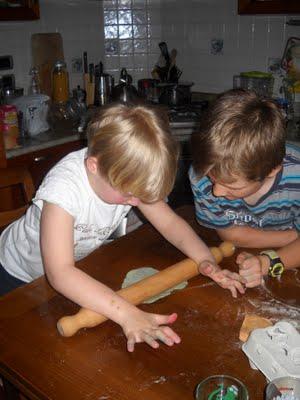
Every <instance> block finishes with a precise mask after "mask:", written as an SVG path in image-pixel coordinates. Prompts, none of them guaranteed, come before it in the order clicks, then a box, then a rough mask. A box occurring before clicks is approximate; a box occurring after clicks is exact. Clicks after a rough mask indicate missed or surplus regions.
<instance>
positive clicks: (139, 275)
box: [122, 267, 188, 304]
mask: <svg viewBox="0 0 300 400" xmlns="http://www.w3.org/2000/svg"><path fill="white" fill-rule="evenodd" d="M157 272H159V270H158V269H155V268H152V267H142V268H137V269H132V270H130V271H129V272H127V275H126V276H125V279H124V281H123V283H122V289H124V288H126V287H128V286H130V285H133V284H134V283H136V282H139V281H141V280H142V279H144V278H147V277H148V276H151V275H154V274H156V273H157ZM187 284H188V282H187V281H184V282H181V283H179V284H178V285H176V286H174V287H173V288H171V289H168V290H165V291H164V292H162V293H159V294H157V295H156V296H153V297H151V298H150V299H148V300H145V301H143V303H144V304H150V303H154V302H155V301H157V300H159V299H162V298H163V297H166V296H169V295H170V294H171V293H172V292H173V291H174V290H180V289H184V288H185V287H186V286H187Z"/></svg>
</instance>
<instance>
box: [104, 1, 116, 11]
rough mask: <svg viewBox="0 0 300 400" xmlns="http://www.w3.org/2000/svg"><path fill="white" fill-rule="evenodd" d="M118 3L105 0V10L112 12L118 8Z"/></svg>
mask: <svg viewBox="0 0 300 400" xmlns="http://www.w3.org/2000/svg"><path fill="white" fill-rule="evenodd" d="M117 4H118V1H117V0H104V1H103V8H104V10H110V9H112V8H117Z"/></svg>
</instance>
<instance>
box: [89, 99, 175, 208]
mask: <svg viewBox="0 0 300 400" xmlns="http://www.w3.org/2000/svg"><path fill="white" fill-rule="evenodd" d="M88 155H89V156H94V157H96V158H97V160H98V168H99V171H100V173H101V175H102V176H103V177H104V178H105V179H107V181H108V182H109V184H110V185H111V186H112V187H113V188H115V189H117V190H119V191H120V192H122V193H131V194H132V195H133V196H135V197H137V198H139V199H140V200H142V201H143V202H146V203H152V202H155V201H158V200H162V199H164V198H165V197H166V196H167V195H168V194H169V193H170V192H171V190H172V188H173V185H174V182H175V177H176V171H177V163H178V156H179V147H178V143H177V142H176V141H175V139H174V138H173V137H172V135H171V132H170V127H169V121H168V117H167V115H166V114H165V113H163V112H162V110H159V109H158V108H150V107H148V106H143V105H135V106H127V105H124V104H116V105H111V106H109V107H107V108H104V109H103V110H101V111H100V113H99V114H98V115H97V116H96V117H95V118H94V119H93V121H91V123H90V124H89V127H88Z"/></svg>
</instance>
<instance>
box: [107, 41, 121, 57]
mask: <svg viewBox="0 0 300 400" xmlns="http://www.w3.org/2000/svg"><path fill="white" fill-rule="evenodd" d="M118 44H119V41H118V39H111V40H105V54H118V53H119V45H118Z"/></svg>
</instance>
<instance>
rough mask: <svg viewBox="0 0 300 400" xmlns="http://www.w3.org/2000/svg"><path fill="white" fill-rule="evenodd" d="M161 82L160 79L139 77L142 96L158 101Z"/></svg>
mask: <svg viewBox="0 0 300 400" xmlns="http://www.w3.org/2000/svg"><path fill="white" fill-rule="evenodd" d="M158 84H159V80H158V79H139V80H138V94H139V96H140V97H142V98H144V99H146V100H148V101H151V102H153V103H158V101H159V90H158V88H157V85H158Z"/></svg>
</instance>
